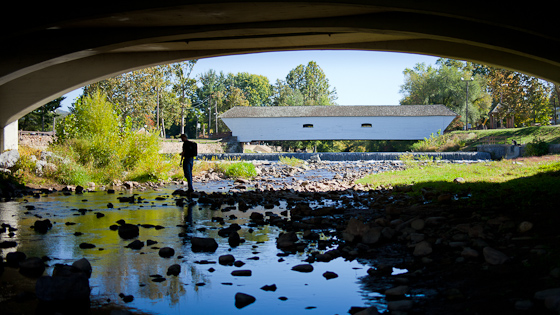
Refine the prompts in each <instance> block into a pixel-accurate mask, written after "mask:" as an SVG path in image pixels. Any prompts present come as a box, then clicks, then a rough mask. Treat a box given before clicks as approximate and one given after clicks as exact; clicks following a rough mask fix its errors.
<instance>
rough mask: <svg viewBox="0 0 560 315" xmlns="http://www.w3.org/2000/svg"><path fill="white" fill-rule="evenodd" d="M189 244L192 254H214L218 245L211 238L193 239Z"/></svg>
mask: <svg viewBox="0 0 560 315" xmlns="http://www.w3.org/2000/svg"><path fill="white" fill-rule="evenodd" d="M191 244H192V250H193V251H194V252H214V251H216V249H217V248H218V243H217V242H216V240H215V239H213V238H205V237H193V238H192V239H191Z"/></svg>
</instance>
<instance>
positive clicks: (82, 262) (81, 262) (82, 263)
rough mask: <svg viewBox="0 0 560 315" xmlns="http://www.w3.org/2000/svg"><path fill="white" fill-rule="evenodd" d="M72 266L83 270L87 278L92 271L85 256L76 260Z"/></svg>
mask: <svg viewBox="0 0 560 315" xmlns="http://www.w3.org/2000/svg"><path fill="white" fill-rule="evenodd" d="M72 267H74V268H76V269H78V270H80V271H81V272H83V273H84V274H85V275H86V276H87V277H88V278H89V277H91V271H92V268H91V264H90V263H89V260H87V259H86V258H82V259H78V260H76V261H75V262H74V263H73V264H72Z"/></svg>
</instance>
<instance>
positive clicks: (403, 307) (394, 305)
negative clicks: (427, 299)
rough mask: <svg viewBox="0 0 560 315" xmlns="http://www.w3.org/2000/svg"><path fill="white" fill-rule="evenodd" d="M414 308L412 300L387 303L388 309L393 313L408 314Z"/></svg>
mask: <svg viewBox="0 0 560 315" xmlns="http://www.w3.org/2000/svg"><path fill="white" fill-rule="evenodd" d="M413 308H414V302H413V301H411V300H400V301H389V302H387V309H388V310H389V311H391V312H408V311H410V310H412V309H413Z"/></svg>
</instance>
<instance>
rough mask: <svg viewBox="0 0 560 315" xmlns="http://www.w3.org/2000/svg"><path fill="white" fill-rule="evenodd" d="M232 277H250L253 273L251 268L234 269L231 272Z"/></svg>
mask: <svg viewBox="0 0 560 315" xmlns="http://www.w3.org/2000/svg"><path fill="white" fill-rule="evenodd" d="M231 275H232V276H234V277H250V276H252V275H253V272H252V271H251V270H234V271H232V272H231Z"/></svg>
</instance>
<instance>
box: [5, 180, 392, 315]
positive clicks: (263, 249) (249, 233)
mask: <svg viewBox="0 0 560 315" xmlns="http://www.w3.org/2000/svg"><path fill="white" fill-rule="evenodd" d="M221 185H227V183H225V182H224V183H220V184H218V185H217V186H221ZM210 186H211V185H206V186H202V185H199V186H196V185H195V189H197V190H206V191H208V190H209V189H216V187H217V186H216V185H214V186H212V187H210ZM177 188H181V187H176V186H169V187H166V188H164V189H162V190H161V191H146V192H135V193H137V194H138V195H137V197H141V198H142V199H143V201H142V202H141V203H134V204H131V203H126V202H119V200H118V199H117V198H118V197H120V196H131V195H132V193H131V192H129V191H126V192H122V193H121V194H119V192H117V193H116V194H107V193H106V192H104V191H100V192H88V193H84V194H82V195H79V194H72V195H64V194H62V193H53V194H50V195H41V196H40V197H39V198H33V197H31V196H29V197H27V198H26V199H21V200H16V201H12V202H5V203H0V222H1V223H8V224H10V225H11V226H12V227H15V228H17V229H18V230H17V231H15V232H14V233H15V235H13V236H12V237H9V236H8V234H7V233H2V234H0V241H4V240H7V239H10V240H15V241H17V242H18V244H19V246H18V248H17V250H19V251H22V252H24V253H26V254H27V256H28V257H34V256H36V257H43V256H47V257H49V258H51V260H50V261H49V262H48V264H49V265H50V266H51V267H49V268H47V271H46V273H47V274H51V272H52V268H53V266H54V264H57V263H63V264H71V263H72V262H73V261H75V260H77V259H80V258H82V257H85V258H87V259H88V260H89V261H90V262H91V264H92V266H93V273H92V277H91V279H90V286H91V287H92V292H91V295H92V299H93V300H95V301H97V302H99V303H107V301H108V300H110V301H111V302H112V303H117V304H123V305H124V304H126V306H127V307H132V308H135V309H138V310H141V311H144V312H147V313H153V314H183V313H186V312H190V313H194V314H229V313H239V314H262V313H263V312H267V313H269V314H286V313H287V312H291V313H294V314H301V313H304V314H308V313H310V314H311V313H313V314H347V313H348V310H349V309H350V307H352V306H369V305H375V306H377V307H378V309H379V310H380V311H382V310H384V309H386V303H385V301H384V299H383V296H382V295H381V294H379V293H376V292H373V291H368V290H365V289H364V287H363V285H361V284H360V278H362V277H365V276H367V269H368V268H369V266H367V265H362V264H360V263H359V262H358V261H345V260H344V259H343V258H337V259H335V260H333V261H331V262H328V263H323V262H315V263H313V267H314V271H313V272H311V273H300V272H296V271H292V270H291V268H292V267H293V266H295V265H298V264H302V263H304V262H302V261H303V260H304V259H305V258H307V254H306V253H299V254H292V255H289V256H286V257H279V256H277V254H279V253H281V252H282V251H280V250H278V249H277V248H276V238H277V236H278V234H279V233H280V232H281V230H280V229H279V228H277V227H274V226H268V225H266V226H261V227H253V228H252V229H251V228H250V227H249V226H248V222H249V220H248V218H249V215H250V214H251V212H252V211H258V212H261V213H264V212H265V211H272V212H275V213H277V214H280V212H282V211H284V210H285V207H284V205H283V204H281V206H279V207H275V208H274V209H272V210H269V209H267V210H264V209H263V208H258V207H257V208H253V209H250V210H249V211H246V212H241V211H238V210H236V209H233V210H229V211H220V210H210V209H209V208H208V207H205V206H203V205H198V204H195V205H192V206H191V207H188V206H184V207H179V206H176V205H175V199H176V198H175V197H173V196H171V193H172V192H173V191H175V189H177ZM156 198H157V199H156ZM195 200H196V199H195ZM108 203H112V204H113V205H114V208H108V207H107V204H108ZM31 205H32V206H34V207H35V209H34V210H27V209H26V206H31ZM224 207H225V206H224ZM80 209H81V211H80ZM82 213H83V214H82ZM97 213H102V214H103V216H101V215H97ZM98 216H101V217H98ZM213 217H223V218H224V219H225V223H226V224H225V225H220V224H219V223H218V222H213V220H212V218H213ZM39 218H42V219H47V218H48V219H50V220H51V221H52V222H53V228H52V229H51V230H49V231H48V232H47V233H46V234H39V233H37V232H35V231H34V230H33V229H31V228H30V227H31V226H32V225H33V224H34V222H35V221H36V220H38V219H39ZM121 219H123V220H125V221H126V222H127V223H132V224H151V225H153V226H161V227H163V228H160V229H156V228H154V227H140V236H139V237H138V239H139V240H141V241H144V242H145V241H147V240H154V241H157V242H158V243H157V244H155V245H152V246H150V247H148V246H145V247H144V248H142V249H141V250H133V249H130V248H125V246H126V245H127V244H129V243H130V242H131V241H132V240H123V239H121V238H120V237H119V236H118V234H117V232H116V231H112V230H110V229H109V226H111V225H113V224H115V223H116V221H118V220H121ZM214 221H215V220H214ZM231 223H238V224H239V225H240V226H241V228H242V229H241V230H240V231H239V234H240V236H241V238H242V239H245V240H246V242H245V243H243V244H241V245H240V246H238V247H236V248H231V247H230V246H229V244H228V240H227V238H222V237H220V236H218V230H219V229H220V228H223V227H227V226H229V224H231ZM75 232H81V233H83V234H82V235H79V236H76V235H75V234H74V233H75ZM185 232H186V233H187V234H188V235H189V236H199V237H213V238H215V239H216V241H217V242H218V244H219V247H218V249H217V250H216V252H214V253H200V252H193V251H192V250H191V245H190V241H188V239H186V238H184V237H180V236H178V234H179V233H185ZM82 242H87V243H92V244H95V245H96V248H93V249H81V248H80V247H79V245H80V243H82ZM161 247H171V248H173V249H174V250H175V255H174V256H173V257H171V258H161V257H160V256H159V255H158V249H159V248H161ZM310 247H311V248H313V245H311V246H310ZM13 250H15V249H14V248H12V249H8V250H3V252H2V254H3V256H5V255H6V253H7V252H9V251H13ZM308 251H309V247H308V249H307V250H306V252H308ZM224 254H232V255H234V257H235V258H236V260H241V261H243V262H245V263H246V264H245V265H244V266H242V267H240V268H237V267H234V266H222V265H220V264H218V257H219V256H220V255H224ZM201 261H202V262H206V263H204V264H203V263H200V262H201ZM172 264H180V265H181V268H182V269H181V273H180V275H179V276H178V277H175V276H167V275H166V272H167V268H168V267H169V266H170V265H172ZM212 269H213V270H212ZM238 269H243V270H246V269H249V270H251V271H252V275H251V276H250V277H234V276H232V275H231V272H232V271H233V270H238ZM326 271H332V272H335V273H336V274H338V278H335V279H331V280H327V279H326V278H324V277H323V273H324V272H326ZM156 274H157V275H161V276H163V277H165V278H166V280H165V281H163V282H159V283H156V282H153V281H152V279H153V277H151V275H156ZM272 284H275V285H276V286H277V290H276V291H264V290H262V289H261V287H263V286H265V285H272ZM238 292H242V293H246V294H250V295H252V296H254V297H255V298H256V301H255V302H254V303H253V304H250V305H248V306H246V307H244V308H242V309H238V308H236V306H235V302H234V296H235V294H236V293H238ZM119 293H124V294H125V295H133V296H134V300H133V301H132V302H130V303H124V302H123V301H122V300H121V298H119V296H118V295H119ZM280 297H285V298H287V300H280V299H279V298H280Z"/></svg>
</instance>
